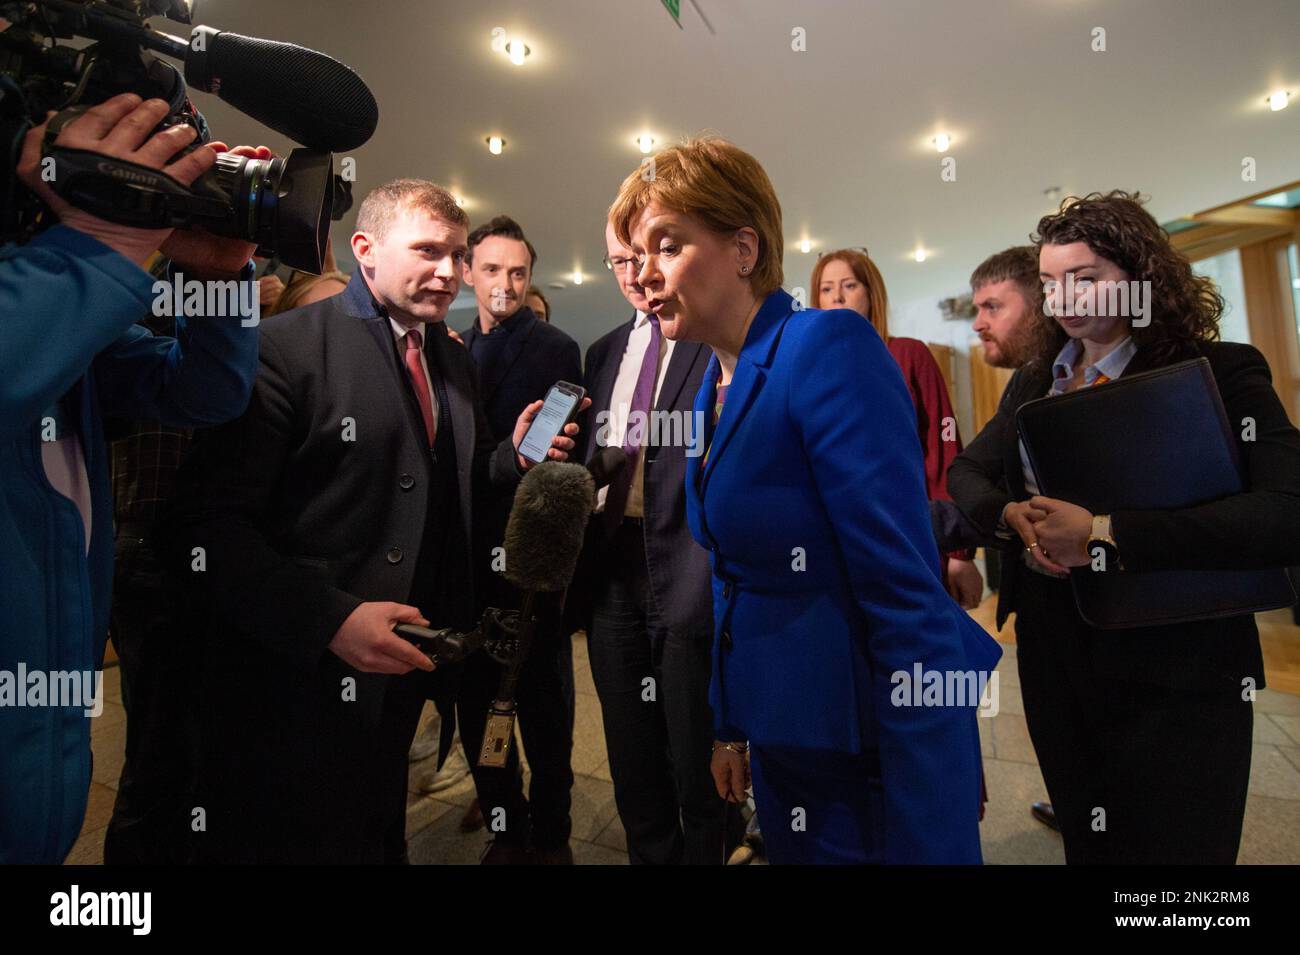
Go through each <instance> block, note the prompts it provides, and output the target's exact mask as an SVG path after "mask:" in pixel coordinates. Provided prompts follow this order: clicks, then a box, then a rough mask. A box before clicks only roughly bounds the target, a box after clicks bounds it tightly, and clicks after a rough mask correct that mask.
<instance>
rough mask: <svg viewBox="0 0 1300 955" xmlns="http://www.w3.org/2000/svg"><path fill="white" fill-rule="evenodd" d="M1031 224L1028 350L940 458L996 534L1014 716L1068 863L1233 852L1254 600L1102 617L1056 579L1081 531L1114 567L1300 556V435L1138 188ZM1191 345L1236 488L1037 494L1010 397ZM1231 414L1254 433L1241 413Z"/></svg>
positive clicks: (1017, 399)
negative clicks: (1211, 393) (1092, 498)
mask: <svg viewBox="0 0 1300 955" xmlns="http://www.w3.org/2000/svg"><path fill="white" fill-rule="evenodd" d="M1036 241H1037V243H1038V248H1039V269H1040V277H1041V279H1042V280H1043V283H1044V286H1045V293H1046V308H1045V311H1046V312H1047V313H1048V314H1047V315H1045V316H1040V318H1039V323H1038V326H1037V328H1036V333H1037V335H1038V338H1039V349H1038V357H1037V358H1036V359H1034V360H1033V361H1031V362H1029V363H1028V364H1027V365H1025V366H1024V367H1023V368H1022V369H1020V370H1019V371H1018V372H1017V373H1016V374H1015V376H1014V377H1013V378H1012V379H1011V381H1010V382H1009V383H1008V384H1007V388H1006V391H1005V393H1004V394H1003V398H1002V402H1001V406H1000V407H999V409H998V413H997V415H996V416H995V417H994V419H993V420H992V421H991V422H989V424H988V425H987V426H986V427H985V428H984V430H983V431H981V432H980V434H979V435H978V436H977V437H976V438H975V439H974V440H973V441H972V442H971V444H970V446H969V447H968V448H967V449H966V450H965V451H964V452H963V453H962V454H961V455H960V456H959V457H958V458H957V460H956V461H954V462H953V465H952V469H951V470H950V471H949V474H948V488H949V491H950V492H951V493H952V496H953V499H954V500H955V501H956V502H957V504H958V506H959V507H961V509H962V511H963V512H965V514H966V515H967V516H968V517H969V518H971V519H972V520H973V521H974V522H975V523H977V524H978V525H980V527H981V528H982V529H984V530H985V531H986V533H988V534H990V535H992V534H997V535H998V536H1000V537H1002V538H1003V539H1004V540H1006V541H1007V549H1008V555H1007V556H1006V557H1005V558H1004V560H1003V567H1004V570H1003V582H1002V588H1001V591H1000V593H999V597H998V614H997V622H998V626H999V627H1001V626H1002V624H1003V622H1004V621H1005V620H1006V619H1007V616H1008V614H1009V613H1011V612H1013V611H1014V612H1015V614H1016V643H1017V648H1018V654H1017V656H1018V664H1019V671H1020V683H1021V689H1022V694H1023V697H1024V708H1025V719H1026V722H1027V723H1028V727H1029V734H1030V737H1031V738H1032V740H1033V743H1034V749H1035V751H1036V752H1037V754H1038V761H1039V766H1040V767H1041V769H1042V772H1043V780H1044V782H1046V784H1047V791H1048V795H1049V796H1050V797H1051V801H1052V804H1053V806H1054V807H1055V809H1056V816H1057V819H1058V820H1059V822H1060V825H1061V835H1062V837H1063V839H1064V842H1065V857H1066V861H1067V862H1068V863H1072V864H1073V863H1101V864H1115V863H1142V864H1147V863H1157V864H1169V863H1173V864H1180V863H1216V864H1231V863H1233V862H1234V861H1235V860H1236V857H1237V848H1238V845H1239V843H1240V841H1241V823H1242V816H1243V814H1244V812H1245V806H1246V788H1247V784H1248V781H1249V776H1250V754H1251V727H1252V721H1253V714H1252V710H1251V701H1252V700H1253V699H1254V689H1255V688H1257V687H1262V686H1263V685H1264V672H1263V659H1262V656H1261V654H1260V648H1259V635H1258V631H1257V630H1256V627H1255V619H1254V615H1253V614H1249V613H1246V614H1241V615H1238V616H1233V617H1227V618H1219V619H1215V620H1199V621H1195V622H1192V623H1183V624H1176V625H1164V626H1146V627H1133V628H1127V629H1118V630H1099V629H1094V628H1093V627H1090V626H1088V625H1087V624H1086V623H1085V622H1084V620H1083V618H1082V617H1081V615H1080V614H1079V611H1078V609H1077V607H1076V605H1075V602H1074V599H1073V596H1072V592H1071V588H1070V585H1069V582H1068V580H1067V579H1065V578H1066V576H1067V570H1068V568H1071V567H1080V566H1083V565H1085V564H1088V563H1090V562H1091V560H1092V558H1091V556H1090V555H1089V553H1088V552H1087V548H1088V542H1089V541H1090V540H1094V541H1095V540H1099V539H1100V540H1105V539H1109V541H1108V544H1109V545H1110V546H1112V547H1113V549H1114V551H1117V553H1118V569H1119V572H1121V573H1124V572H1134V571H1171V570H1201V571H1211V572H1212V571H1231V570H1246V569H1260V568H1269V567H1287V566H1290V565H1294V564H1296V563H1300V433H1297V431H1296V429H1295V428H1294V427H1293V426H1292V424H1291V422H1290V421H1289V420H1288V419H1287V415H1286V411H1285V410H1284V409H1283V407H1282V404H1281V402H1279V400H1278V397H1277V395H1276V394H1275V393H1274V391H1273V387H1272V384H1271V378H1270V375H1269V369H1268V364H1267V363H1266V362H1265V360H1264V358H1263V356H1262V355H1260V353H1259V352H1258V351H1256V350H1255V349H1254V348H1252V347H1251V346H1249V345H1240V344H1230V343H1226V342H1219V341H1217V339H1218V323H1219V316H1220V314H1221V313H1222V311H1223V300H1222V298H1221V297H1220V296H1219V294H1218V292H1217V291H1216V290H1215V289H1214V286H1213V284H1212V283H1211V282H1210V280H1209V279H1206V278H1203V277H1198V276H1196V275H1194V274H1193V273H1192V270H1191V266H1190V264H1189V263H1188V261H1187V259H1186V258H1185V257H1184V256H1182V255H1181V254H1180V253H1179V252H1177V251H1176V250H1175V249H1174V248H1172V246H1171V245H1170V243H1169V237H1168V235H1167V234H1166V233H1165V232H1164V230H1163V229H1161V228H1160V226H1159V225H1158V224H1157V223H1156V220H1155V219H1153V218H1152V217H1151V215H1150V214H1149V213H1148V212H1147V211H1146V210H1145V209H1144V208H1143V207H1142V205H1141V202H1140V200H1139V199H1138V197H1137V196H1136V195H1130V194H1128V193H1123V192H1111V193H1108V194H1106V195H1102V194H1100V193H1094V194H1092V195H1089V196H1086V197H1085V198H1083V199H1078V200H1075V199H1068V200H1066V202H1065V203H1064V204H1062V206H1061V209H1060V211H1059V212H1058V213H1056V214H1055V215H1049V216H1046V217H1044V218H1043V219H1042V220H1041V221H1040V222H1039V223H1038V235H1037V238H1036ZM1126 305H1127V307H1124V306H1126ZM1202 356H1203V357H1205V358H1206V359H1208V360H1209V363H1210V368H1211V371H1212V372H1213V374H1214V378H1215V381H1216V382H1217V384H1218V388H1219V392H1220V395H1221V396H1222V399H1223V403H1224V406H1225V408H1226V410H1227V416H1228V420H1229V421H1230V422H1233V423H1234V434H1235V435H1236V437H1237V450H1238V452H1239V454H1240V458H1241V461H1242V462H1243V465H1244V472H1245V484H1246V486H1245V489H1244V490H1243V491H1242V492H1241V493H1238V494H1233V495H1229V496H1227V497H1223V498H1221V499H1218V500H1215V501H1212V502H1209V503H1203V504H1199V505H1197V506H1194V507H1177V508H1167V509H1149V510H1130V511H1116V512H1114V513H1112V514H1092V513H1089V512H1088V511H1087V510H1085V509H1084V508H1082V507H1079V506H1077V505H1075V504H1070V503H1068V502H1066V501H1061V500H1055V499H1052V498H1047V497H1043V496H1041V495H1039V493H1038V487H1037V484H1036V482H1035V478H1034V473H1033V470H1032V468H1031V467H1030V465H1029V461H1028V458H1027V457H1026V456H1025V452H1024V449H1023V447H1022V445H1021V443H1020V441H1019V439H1018V437H1017V434H1016V426H1015V415H1016V411H1017V409H1018V408H1019V407H1020V405H1022V404H1024V403H1025V402H1027V401H1030V400H1032V399H1035V398H1041V397H1044V396H1051V395H1060V394H1065V393H1067V392H1071V391H1075V390H1076V389H1079V388H1087V387H1091V386H1093V385H1096V384H1100V383H1103V382H1105V381H1108V380H1110V379H1113V378H1117V377H1119V376H1121V375H1132V374H1136V373H1139V372H1144V371H1150V370H1152V369H1155V368H1160V367H1163V366H1166V365H1170V364H1173V363H1175V362H1179V361H1184V360H1187V359H1194V358H1197V357H1202ZM1135 413H1139V412H1138V411H1137V410H1135ZM1246 419H1251V420H1253V422H1254V431H1253V433H1252V432H1251V431H1250V430H1248V429H1243V428H1242V427H1241V426H1240V424H1239V423H1240V422H1242V421H1243V420H1246ZM1215 426H1217V425H1216V423H1213V422H1206V427H1215ZM1246 435H1249V437H1245V436H1246ZM1187 465H1188V467H1189V468H1194V467H1195V466H1196V461H1195V460H1188V462H1187ZM1109 563H1111V564H1112V565H1115V564H1116V560H1115V559H1114V558H1110V560H1109Z"/></svg>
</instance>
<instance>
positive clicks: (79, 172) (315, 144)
mask: <svg viewBox="0 0 1300 955" xmlns="http://www.w3.org/2000/svg"><path fill="white" fill-rule="evenodd" d="M190 7H191V4H190V3H189V2H188V0H29V2H6V0H0V18H2V19H4V20H7V21H8V22H9V24H10V25H9V27H8V28H7V29H6V30H4V32H2V33H0V161H4V162H6V163H7V165H6V167H5V171H4V179H3V180H0V181H3V182H4V183H5V184H4V186H3V188H2V189H0V242H24V241H27V240H28V239H30V238H31V237H33V236H34V235H36V234H37V233H39V232H40V231H42V230H43V229H45V228H46V227H48V226H49V225H50V224H52V223H51V219H52V217H51V216H50V215H49V214H48V210H47V209H46V208H45V206H44V203H42V202H41V201H40V199H39V198H37V197H36V196H35V195H34V194H32V193H31V192H30V190H27V189H26V188H23V187H22V186H21V185H20V184H18V183H17V178H16V176H14V175H13V171H14V169H15V168H16V166H17V164H18V160H19V156H20V153H21V149H22V143H23V139H24V137H25V135H26V133H27V131H28V130H29V129H31V128H32V126H34V125H39V124H40V123H42V122H44V120H45V116H46V114H47V112H48V111H50V110H53V111H55V112H56V113H57V114H58V115H56V116H55V117H53V118H52V119H51V121H50V125H49V127H48V128H47V133H46V136H45V141H44V143H43V150H42V152H43V156H44V157H46V158H47V159H53V161H54V164H53V172H54V174H53V177H52V179H50V186H51V188H52V189H53V190H54V192H55V193H57V194H58V195H59V196H60V197H61V198H63V199H65V200H67V201H68V202H69V203H70V204H72V205H74V206H76V207H78V208H80V209H83V210H85V211H87V212H89V213H91V214H92V215H95V216H98V217H100V218H102V219H105V220H108V221H110V222H116V223H119V224H121V225H125V226H131V227H135V228H149V229H163V228H186V227H190V226H194V225H201V226H202V227H203V228H205V229H207V230H208V231H210V232H213V233H215V234H217V235H222V236H229V237H232V238H239V239H243V240H245V241H248V242H255V243H257V245H258V251H257V254H258V255H262V256H265V257H267V258H278V259H279V260H280V261H282V262H284V263H285V264H286V265H289V266H291V267H293V268H295V269H299V270H300V271H303V272H310V273H313V274H317V275H319V274H320V272H321V270H322V268H323V264H324V258H325V247H326V242H327V241H328V236H329V221H330V219H339V218H341V217H342V215H343V214H344V212H346V211H347V209H348V208H349V207H350V206H351V204H352V199H351V184H350V183H349V182H346V181H344V180H343V179H342V178H341V177H339V176H336V175H335V174H334V168H333V156H332V154H331V152H332V151H334V150H346V149H353V148H355V147H357V146H360V145H362V144H363V143H365V142H366V141H367V140H368V139H369V138H370V136H371V135H372V134H373V133H374V130H375V127H376V125H377V124H378V122H379V107H378V105H377V104H376V103H375V99H374V96H373V95H372V94H371V92H370V90H369V89H368V88H367V87H366V85H365V83H364V82H362V80H361V78H360V77H358V76H357V75H356V74H355V73H353V72H352V71H351V70H350V69H348V68H347V67H346V66H344V65H343V64H341V63H339V62H338V61H337V60H334V59H332V58H331V57H329V56H326V55H325V54H323V53H318V52H316V51H314V50H309V49H306V48H305V47H301V46H297V45H295V44H292V43H281V42H277V41H272V40H262V39H258V38H255V37H247V36H241V35H239V34H236V33H226V32H222V31H219V30H215V29H213V28H211V27H206V26H198V27H195V28H194V29H193V31H192V33H191V35H190V39H189V41H188V42H187V41H185V40H183V39H181V38H179V37H175V36H171V35H169V34H165V33H160V32H158V31H156V30H154V29H152V28H151V27H150V26H149V25H148V24H147V22H146V21H147V20H148V19H149V18H150V17H154V16H164V17H166V18H168V19H170V20H174V21H176V22H179V23H184V24H187V25H188V24H189V23H190V15H191V9H190ZM74 38H84V39H89V40H91V41H93V42H91V43H90V44H89V45H85V46H74V45H72V44H70V43H66V42H65V43H60V42H59V41H61V40H63V41H67V40H71V39H74ZM149 51H156V52H159V53H163V54H165V55H167V56H169V57H172V58H174V59H178V60H181V61H182V62H183V64H184V77H183V78H182V75H181V72H180V71H179V70H178V69H177V68H176V67H175V66H173V65H172V64H171V63H168V62H167V61H165V60H163V59H160V58H159V57H157V56H155V55H153V53H151V52H149ZM187 82H188V84H189V86H191V87H194V88H196V89H199V90H202V91H204V92H209V93H215V94H216V95H217V96H218V97H220V98H221V99H222V100H223V101H224V102H226V103H229V104H230V105H231V106H234V107H235V108H236V109H238V110H240V111H241V112H243V113H245V114H246V115H248V116H250V117H252V118H253V119H256V120H258V121H259V122H262V123H264V124H265V125H267V126H269V127H270V128H272V129H274V130H276V131H277V132H280V133H282V134H283V135H285V136H287V137H289V138H290V139H292V140H294V141H295V142H299V143H302V144H303V145H304V147H305V148H295V149H293V150H292V151H291V152H290V153H289V156H288V158H287V159H283V158H275V159H270V160H259V159H248V158H246V157H243V156H237V155H234V154H232V153H222V154H220V155H219V156H218V157H217V162H216V164H215V165H214V166H213V167H212V168H211V169H209V170H208V171H207V172H206V173H204V174H203V175H202V176H200V177H199V178H198V179H197V180H196V181H195V182H194V183H193V185H191V186H185V185H182V184H181V183H179V182H177V181H176V180H174V179H172V178H171V177H170V176H167V175H166V174H164V173H162V172H161V171H159V170H156V169H150V168H147V167H144V166H140V165H137V164H135V163H131V162H128V161H125V160H121V159H115V158H112V157H109V156H104V155H100V154H97V153H92V152H87V151H85V150H78V149H68V148H65V147H61V146H57V145H55V144H54V139H55V138H56V137H57V136H58V133H59V130H61V129H62V128H63V127H64V126H65V125H67V123H68V122H70V121H71V120H73V119H75V118H76V117H77V116H78V115H80V114H81V113H83V112H85V110H87V109H89V108H90V107H92V106H95V105H97V104H99V103H102V102H104V101H105V100H107V99H109V98H111V97H113V96H116V95H118V94H120V93H128V92H130V93H136V94H138V95H139V96H141V97H142V98H145V99H150V98H159V99H163V100H165V101H166V102H168V103H169V104H170V105H171V112H170V113H169V115H168V116H167V117H166V118H165V119H164V120H163V121H162V122H161V123H160V124H159V125H158V127H157V129H156V130H155V132H157V131H159V130H162V129H166V128H168V127H170V126H174V125H177V124H179V123H186V124H188V125H190V126H193V127H194V128H195V130H197V132H198V133H199V135H198V136H197V137H196V139H195V140H194V142H192V143H191V144H190V145H189V146H187V147H186V148H185V149H184V150H182V151H181V153H178V155H182V154H183V153H185V152H189V151H191V150H194V149H201V148H207V147H206V146H205V145H204V143H206V142H208V141H209V140H210V138H211V137H210V136H209V134H208V129H207V123H206V121H205V120H204V118H203V116H202V114H201V113H199V111H198V110H197V109H195V107H194V105H193V104H192V103H191V102H190V99H189V93H188V88H187Z"/></svg>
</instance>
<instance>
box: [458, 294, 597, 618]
mask: <svg viewBox="0 0 1300 955" xmlns="http://www.w3.org/2000/svg"><path fill="white" fill-rule="evenodd" d="M520 312H521V313H522V314H521V319H522V320H521V322H520V324H519V325H518V327H516V328H515V329H514V331H512V332H511V333H510V337H509V338H508V339H507V340H506V344H505V348H504V350H503V351H502V353H501V356H500V358H499V359H498V360H497V363H496V366H495V367H494V368H492V369H490V370H480V378H479V382H480V386H481V388H482V397H483V408H484V410H485V411H486V413H487V420H488V425H489V427H490V429H491V433H492V436H493V437H494V438H495V439H496V440H498V441H508V440H510V438H511V437H512V436H513V434H514V430H515V422H516V421H517V420H518V419H519V413H520V412H521V411H523V410H524V408H525V407H527V406H528V405H529V404H530V403H531V402H534V401H538V400H540V399H543V398H545V397H546V393H547V392H548V391H550V390H551V386H552V385H554V384H555V383H556V382H557V381H567V382H569V383H571V384H575V385H581V384H582V352H581V350H580V349H579V348H578V343H577V342H575V341H574V340H573V339H572V338H570V337H569V336H568V335H567V334H566V333H565V332H563V331H561V330H560V329H558V328H556V327H555V326H554V325H548V324H547V323H546V322H543V321H542V320H541V319H539V318H538V317H537V316H536V315H534V314H533V312H532V309H529V308H527V307H524V308H522V309H520ZM481 335H482V332H481V331H479V325H478V320H477V318H476V319H475V320H474V324H473V325H471V326H470V327H469V328H467V329H466V330H465V331H464V332H463V333H462V334H461V337H462V338H464V340H465V348H466V351H467V352H468V350H469V347H470V346H471V345H472V344H473V343H474V342H475V341H476V340H477V339H478V338H479V337H480V336H481ZM472 360H473V359H472V357H471V361H472ZM575 460H576V458H575ZM513 503H514V489H513V488H504V489H496V490H491V491H489V492H488V493H486V494H485V495H484V496H483V500H482V502H481V506H480V507H479V509H478V512H477V520H476V524H475V537H474V555H475V556H474V565H475V568H476V570H477V574H478V584H479V591H480V593H479V603H480V604H492V605H497V606H499V605H501V604H503V603H504V604H507V605H511V606H513V605H514V604H513V601H512V598H511V596H510V595H511V594H512V589H511V588H510V587H509V585H508V584H506V582H505V578H504V577H502V576H501V575H500V574H497V573H494V572H493V571H492V558H491V551H492V548H494V547H496V546H498V545H499V544H501V542H502V540H503V539H504V538H505V533H506V523H507V521H508V520H509V519H510V507H511V505H512V504H513Z"/></svg>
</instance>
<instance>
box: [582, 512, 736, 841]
mask: <svg viewBox="0 0 1300 955" xmlns="http://www.w3.org/2000/svg"><path fill="white" fill-rule="evenodd" d="M602 571H603V572H602V573H601V574H600V575H599V577H598V578H597V579H596V580H595V581H593V584H594V590H593V595H592V596H593V616H592V626H591V632H590V633H589V634H588V635H587V654H588V657H589V658H590V660H591V675H592V679H593V681H594V682H595V684H596V693H597V695H598V696H599V697H600V708H601V715H602V717H603V719H604V723H605V745H606V747H607V749H608V750H609V770H610V776H611V777H612V778H613V780H614V800H615V802H616V803H617V805H618V815H619V819H620V820H622V823H623V828H624V830H626V832H627V850H628V858H629V861H630V862H631V863H632V864H634V865H636V864H659V865H663V864H681V863H686V864H695V865H720V864H722V863H723V862H724V861H725V856H724V829H725V828H726V823H727V820H728V817H730V821H731V823H732V826H733V828H734V827H736V826H739V827H740V829H742V830H743V823H741V822H740V820H739V813H738V812H737V811H736V810H735V809H734V808H733V809H730V810H729V807H728V804H727V803H726V802H724V801H723V800H722V799H721V798H719V796H718V793H717V790H716V789H715V787H714V785H713V779H712V777H711V776H710V774H709V761H710V758H711V755H712V746H713V716H712V713H711V711H710V709H709V676H710V667H711V661H710V657H709V653H710V647H711V645H712V637H713V635H712V634H710V633H690V634H682V633H673V632H671V631H670V630H669V629H668V628H667V627H665V626H663V624H662V623H661V622H660V615H659V611H658V608H656V606H655V600H654V594H653V593H652V592H651V590H650V583H649V578H648V575H647V572H646V557H645V539H644V537H643V536H642V531H641V527H640V524H639V523H633V522H630V521H629V522H625V523H624V524H622V525H621V526H620V527H619V529H618V531H617V532H616V533H615V535H614V538H613V540H612V541H611V543H610V547H609V551H608V561H607V564H606V566H605V567H604V568H602ZM735 835H736V834H735V833H733V836H735ZM732 841H733V842H735V841H738V837H737V838H734V839H733V840H732Z"/></svg>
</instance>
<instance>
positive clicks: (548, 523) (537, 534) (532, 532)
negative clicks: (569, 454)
mask: <svg viewBox="0 0 1300 955" xmlns="http://www.w3.org/2000/svg"><path fill="white" fill-rule="evenodd" d="M595 497H596V492H595V485H594V482H593V481H592V479H591V474H589V473H588V471H587V469H586V468H584V467H583V466H582V465H580V464H568V463H564V462H560V461H544V462H542V463H541V464H539V465H537V467H535V468H533V469H532V470H531V471H529V472H528V473H527V474H525V475H524V477H523V480H522V481H520V482H519V489H518V490H517V491H515V502H514V506H513V507H512V508H511V509H510V521H509V523H507V524H506V539H505V551H506V555H505V556H506V566H505V577H506V580H508V581H510V582H511V583H512V584H514V585H515V586H516V587H518V588H519V589H520V590H533V591H542V592H546V591H558V590H563V589H564V588H565V587H567V586H569V581H570V580H572V579H573V571H574V569H575V568H576V567H577V565H578V555H579V554H580V553H581V551H582V540H583V536H584V535H585V534H586V530H587V519H588V518H589V517H590V516H591V509H592V506H593V504H594V503H595Z"/></svg>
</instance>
